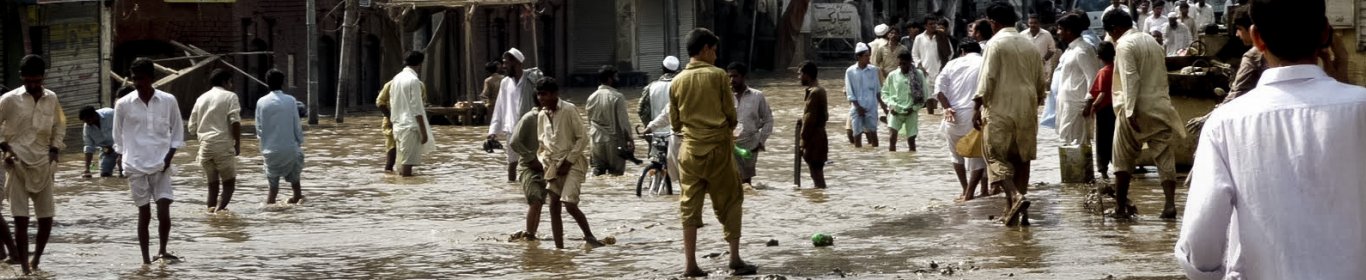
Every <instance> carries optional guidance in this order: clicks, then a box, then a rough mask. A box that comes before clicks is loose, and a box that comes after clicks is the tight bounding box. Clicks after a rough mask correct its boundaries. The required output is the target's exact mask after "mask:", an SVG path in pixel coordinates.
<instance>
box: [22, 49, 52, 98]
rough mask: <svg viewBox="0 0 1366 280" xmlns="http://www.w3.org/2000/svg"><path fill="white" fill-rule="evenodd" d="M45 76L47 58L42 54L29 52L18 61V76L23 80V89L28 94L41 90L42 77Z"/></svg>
mask: <svg viewBox="0 0 1366 280" xmlns="http://www.w3.org/2000/svg"><path fill="white" fill-rule="evenodd" d="M46 77H47V60H46V59H43V57H42V56H38V55H36V54H30V55H26V56H24V58H23V59H22V60H20V62H19V78H20V79H22V80H24V90H25V91H27V92H28V93H29V94H37V93H42V92H43V78H46Z"/></svg>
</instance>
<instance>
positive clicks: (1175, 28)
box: [1160, 17, 1193, 56]
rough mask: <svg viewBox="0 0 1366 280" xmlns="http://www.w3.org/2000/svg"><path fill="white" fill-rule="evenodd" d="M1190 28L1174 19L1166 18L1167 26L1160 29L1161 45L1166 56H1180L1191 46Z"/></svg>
mask: <svg viewBox="0 0 1366 280" xmlns="http://www.w3.org/2000/svg"><path fill="white" fill-rule="evenodd" d="M1192 41H1193V39H1191V32H1190V26H1187V25H1186V24H1185V23H1181V21H1180V20H1177V18H1175V17H1171V18H1167V25H1165V26H1163V27H1162V42H1160V44H1162V46H1163V48H1164V49H1166V53H1167V56H1181V55H1185V54H1184V53H1183V51H1184V50H1186V48H1189V47H1190V45H1191V42H1192Z"/></svg>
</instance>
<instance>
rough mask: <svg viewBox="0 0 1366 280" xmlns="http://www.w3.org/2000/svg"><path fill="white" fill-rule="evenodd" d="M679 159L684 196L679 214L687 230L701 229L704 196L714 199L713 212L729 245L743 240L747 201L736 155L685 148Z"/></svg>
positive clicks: (680, 200) (722, 148)
mask: <svg viewBox="0 0 1366 280" xmlns="http://www.w3.org/2000/svg"><path fill="white" fill-rule="evenodd" d="M680 152H681V153H680V154H679V157H678V165H679V166H678V167H679V168H680V170H679V175H680V176H682V178H680V181H681V182H682V185H683V192H682V194H681V196H680V197H679V212H680V216H681V218H682V220H683V226H684V227H702V202H703V196H711V206H712V210H713V211H715V212H716V219H717V220H718V221H720V222H721V227H722V231H723V232H725V238H726V241H732V242H736V241H739V240H740V219H741V214H742V213H743V212H744V209H742V205H743V204H744V201H745V195H744V192H743V190H741V189H740V178H738V177H739V173H738V172H736V169H735V158H734V157H733V156H732V153H733V151H732V150H731V149H730V148H728V147H721V148H713V149H711V150H710V151H694V150H693V149H690V148H689V146H688V145H686V144H685V145H683V146H682V150H681V151H680Z"/></svg>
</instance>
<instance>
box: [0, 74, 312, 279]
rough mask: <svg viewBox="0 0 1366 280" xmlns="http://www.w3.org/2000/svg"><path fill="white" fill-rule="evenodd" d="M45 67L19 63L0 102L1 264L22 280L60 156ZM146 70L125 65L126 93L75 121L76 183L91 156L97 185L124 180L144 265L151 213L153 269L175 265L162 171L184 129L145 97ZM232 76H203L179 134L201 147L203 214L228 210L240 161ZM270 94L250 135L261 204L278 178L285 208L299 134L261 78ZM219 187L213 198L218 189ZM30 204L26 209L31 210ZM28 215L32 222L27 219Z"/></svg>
mask: <svg viewBox="0 0 1366 280" xmlns="http://www.w3.org/2000/svg"><path fill="white" fill-rule="evenodd" d="M47 67H48V62H47V60H46V59H44V58H43V57H41V56H38V55H29V56H26V57H24V58H23V59H22V61H21V66H20V71H19V72H20V73H19V74H20V76H21V77H22V79H23V81H24V87H22V88H19V89H15V90H13V91H10V92H8V93H5V94H4V95H3V96H0V129H3V132H0V134H3V138H4V140H3V142H0V151H2V152H3V153H4V154H3V157H4V163H5V164H4V167H5V171H6V176H5V177H6V179H7V180H6V181H7V182H6V184H5V188H6V189H7V195H6V197H8V198H9V199H8V200H9V202H10V203H11V213H12V214H13V216H14V224H15V234H14V236H13V238H10V235H9V228H8V226H4V225H3V222H0V243H4V244H3V248H0V251H3V252H0V257H5V256H7V257H8V261H9V262H10V263H13V264H20V265H22V267H23V271H24V273H25V274H28V273H31V272H32V270H33V269H37V267H38V264H39V260H40V259H41V257H42V254H43V249H44V247H45V245H46V244H47V241H48V239H49V235H50V233H51V231H52V225H53V216H55V214H56V210H55V208H56V207H55V205H54V202H53V197H52V192H53V189H52V188H53V187H54V180H55V174H56V171H57V161H58V155H59V153H60V151H61V149H63V148H64V147H65V144H64V142H63V141H64V139H65V135H66V117H65V113H64V112H63V110H62V106H61V103H60V101H59V98H58V96H57V93H55V92H53V91H51V90H48V89H46V88H44V87H43V81H44V79H45V78H46V76H47ZM154 67H155V66H154V63H153V61H152V60H151V59H148V58H143V57H140V58H137V59H135V60H133V62H132V64H131V67H130V68H129V72H130V74H131V75H129V79H130V80H131V81H132V84H133V85H132V87H131V88H127V89H126V90H124V91H122V93H123V94H124V95H123V96H122V97H120V98H119V99H118V100H117V101H116V102H115V103H114V107H113V108H102V109H96V108H95V107H89V106H88V107H85V108H82V109H81V111H80V112H79V115H78V116H79V118H80V120H81V121H82V122H83V123H84V126H85V129H84V130H83V131H84V134H85V135H83V140H84V144H85V147H84V149H83V150H84V152H85V154H86V160H85V167H84V170H82V171H83V172H82V177H83V178H90V177H91V173H90V169H91V164H90V163H91V161H92V159H93V157H94V155H95V154H97V153H98V154H99V155H100V157H101V159H100V164H99V172H100V177H116V176H117V177H124V178H126V179H127V181H128V184H129V188H130V191H131V193H130V194H131V196H132V199H133V205H134V206H136V207H137V208H138V227H137V233H138V241H139V245H140V247H141V249H142V260H143V263H151V262H152V261H153V260H154V258H153V257H152V256H151V254H150V252H149V250H148V243H149V239H150V234H149V232H148V225H149V224H150V222H151V216H152V215H151V206H150V205H151V204H152V203H156V206H157V212H158V222H159V233H160V241H161V242H160V249H159V252H158V254H157V257H156V258H155V259H164V260H167V261H174V260H177V259H178V257H176V256H174V255H171V254H169V253H168V252H167V250H166V243H167V240H168V237H169V234H170V230H171V217H170V207H171V203H172V202H174V200H175V196H174V192H173V187H172V184H171V183H172V182H171V176H172V175H173V174H175V173H177V168H176V167H175V166H173V165H172V164H171V161H172V159H173V158H174V157H175V153H176V150H177V149H180V148H182V147H183V146H184V145H185V141H184V133H185V131H186V129H187V127H186V123H185V119H184V118H182V116H181V113H180V104H179V103H178V102H177V101H176V97H175V96H174V95H171V94H169V93H166V92H163V91H160V90H157V89H155V88H153V82H155V70H154ZM231 73H232V72H228V71H226V70H223V69H218V70H215V71H213V72H212V74H210V79H209V85H210V86H211V89H210V90H209V91H207V92H205V93H203V94H201V95H199V97H198V99H197V100H196V102H195V105H194V109H193V111H191V113H190V118H189V123H188V130H189V131H191V132H194V133H196V134H197V136H198V137H199V139H200V143H201V144H200V147H199V152H198V162H199V164H200V165H201V166H202V167H203V170H204V175H205V177H206V179H207V181H208V199H207V200H206V201H207V202H208V212H210V213H213V212H221V211H225V210H227V207H228V204H229V202H230V201H231V200H232V195H233V192H234V191H235V189H236V186H235V185H236V184H235V182H236V173H237V169H236V164H237V157H238V156H239V155H240V154H241V129H242V128H241V117H240V111H241V109H240V104H239V102H238V99H237V94H236V93H233V92H232V91H230V90H229V89H230V85H231V84H232V82H231V80H232V78H233V77H232V76H233V75H232V74H231ZM264 78H265V79H266V81H267V82H266V84H267V86H268V87H269V88H270V89H271V91H272V92H271V93H270V94H269V95H266V96H264V97H262V98H261V99H260V100H258V102H257V106H256V135H257V137H258V138H259V139H260V141H261V154H262V155H263V156H264V158H265V168H264V169H265V170H266V177H267V179H268V181H269V182H270V192H269V196H268V198H267V203H271V204H273V203H275V196H276V194H277V192H278V188H279V180H280V178H284V179H285V180H286V181H288V182H289V183H290V184H291V185H292V187H293V191H294V194H293V196H292V197H291V198H290V199H289V200H288V202H289V203H298V202H300V201H302V200H303V198H304V196H303V194H302V190H301V189H300V185H299V175H300V173H301V172H302V170H303V150H302V145H303V129H302V125H301V124H300V123H299V114H298V111H297V109H296V108H297V107H296V106H295V101H294V98H293V97H291V96H290V95H288V94H286V93H284V92H283V91H282V89H283V86H284V83H285V81H284V78H285V75H284V73H283V72H280V71H278V70H271V71H269V72H268V73H267V74H266V75H265V77H264ZM220 187H221V189H220ZM30 202H31V203H32V204H30ZM30 205H32V209H33V211H32V213H30ZM30 214H33V215H34V216H37V218H38V219H37V221H38V235H37V238H36V240H37V246H36V248H35V250H34V251H33V258H32V259H31V260H29V259H28V249H27V248H28V225H29V217H30Z"/></svg>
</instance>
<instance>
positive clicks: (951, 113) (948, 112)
mask: <svg viewBox="0 0 1366 280" xmlns="http://www.w3.org/2000/svg"><path fill="white" fill-rule="evenodd" d="M957 114H958V111H956V110H954V109H953V108H944V121H947V122H949V123H953V124H956V123H958V115H957Z"/></svg>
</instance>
